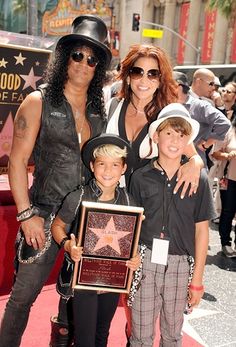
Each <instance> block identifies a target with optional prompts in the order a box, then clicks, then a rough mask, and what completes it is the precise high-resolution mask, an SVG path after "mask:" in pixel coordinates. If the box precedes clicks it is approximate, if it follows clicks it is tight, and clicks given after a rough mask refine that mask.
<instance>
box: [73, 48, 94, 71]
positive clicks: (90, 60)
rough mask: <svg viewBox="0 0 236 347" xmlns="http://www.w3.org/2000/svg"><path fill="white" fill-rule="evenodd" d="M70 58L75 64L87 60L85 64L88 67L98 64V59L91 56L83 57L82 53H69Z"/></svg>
mask: <svg viewBox="0 0 236 347" xmlns="http://www.w3.org/2000/svg"><path fill="white" fill-rule="evenodd" d="M71 58H72V59H73V60H74V61H75V62H76V63H79V62H81V61H82V60H84V59H87V64H88V66H90V67H95V66H97V64H98V59H97V58H96V57H94V56H92V55H85V54H84V53H83V52H78V51H77V52H73V53H71Z"/></svg>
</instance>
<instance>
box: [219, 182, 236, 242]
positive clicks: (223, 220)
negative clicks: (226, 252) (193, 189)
mask: <svg viewBox="0 0 236 347" xmlns="http://www.w3.org/2000/svg"><path fill="white" fill-rule="evenodd" d="M220 197H221V203H222V210H221V215H220V224H219V233H220V239H221V245H222V246H227V245H228V246H231V241H232V240H231V237H230V233H231V229H232V221H233V218H234V215H235V213H236V181H232V180H228V189H227V190H220ZM234 242H235V243H236V240H235V241H234Z"/></svg>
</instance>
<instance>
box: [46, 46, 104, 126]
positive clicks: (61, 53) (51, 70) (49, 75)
mask: <svg viewBox="0 0 236 347" xmlns="http://www.w3.org/2000/svg"><path fill="white" fill-rule="evenodd" d="M82 46H88V47H89V45H88V44H87V43H83V42H81V43H79V44H78V42H77V43H76V44H75V43H73V44H70V45H69V44H68V45H64V46H59V47H57V48H56V51H55V54H54V58H53V60H52V61H51V62H49V64H48V66H47V69H46V71H45V73H44V81H45V83H46V84H47V87H46V90H47V93H46V98H48V99H49V101H50V103H51V104H52V105H53V106H54V107H58V106H60V105H61V104H62V102H63V98H64V94H63V92H64V86H65V83H66V82H67V80H68V74H67V70H68V62H69V59H70V54H71V52H72V50H73V49H74V48H75V47H76V48H78V47H82ZM91 48H92V50H93V52H94V54H95V56H96V57H97V58H98V60H99V63H98V65H97V66H96V70H95V74H94V77H93V79H92V81H91V83H90V86H89V88H88V93H87V95H88V98H87V104H90V103H91V107H92V109H93V111H94V112H95V113H98V114H100V115H101V117H102V118H104V119H105V117H106V114H105V108H104V98H103V89H102V88H103V85H104V79H105V74H106V64H105V57H104V53H103V52H102V51H101V50H99V49H95V48H94V47H91Z"/></svg>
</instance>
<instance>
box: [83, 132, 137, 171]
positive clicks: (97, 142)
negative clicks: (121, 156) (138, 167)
mask: <svg viewBox="0 0 236 347" xmlns="http://www.w3.org/2000/svg"><path fill="white" fill-rule="evenodd" d="M109 144H110V145H115V146H118V147H120V148H121V149H124V148H125V147H126V150H127V158H126V162H127V163H129V164H130V165H132V163H133V151H132V148H131V146H130V144H129V143H128V142H126V141H125V140H123V139H122V138H121V137H119V136H117V135H113V134H101V135H100V136H97V137H94V138H92V139H91V140H89V141H88V142H87V143H86V145H85V146H84V148H83V151H82V159H83V162H84V164H85V165H86V166H87V167H88V168H90V161H91V160H92V159H93V151H94V150H95V148H97V147H99V146H102V145H109Z"/></svg>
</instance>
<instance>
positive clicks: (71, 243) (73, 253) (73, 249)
mask: <svg viewBox="0 0 236 347" xmlns="http://www.w3.org/2000/svg"><path fill="white" fill-rule="evenodd" d="M65 250H66V252H68V253H69V254H70V257H71V259H72V260H73V261H80V259H81V256H82V253H83V247H79V246H77V240H76V238H75V235H74V234H71V235H70V240H68V241H67V245H65Z"/></svg>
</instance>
